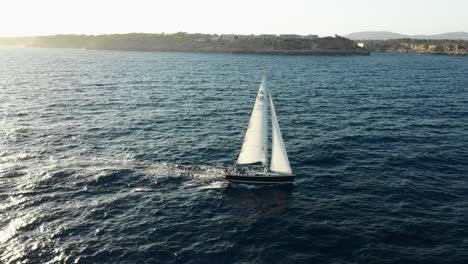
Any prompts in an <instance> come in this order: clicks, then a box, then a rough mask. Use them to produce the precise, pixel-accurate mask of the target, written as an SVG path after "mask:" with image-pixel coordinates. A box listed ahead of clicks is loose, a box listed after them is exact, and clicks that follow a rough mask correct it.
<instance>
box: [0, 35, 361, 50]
mask: <svg viewBox="0 0 468 264" xmlns="http://www.w3.org/2000/svg"><path fill="white" fill-rule="evenodd" d="M0 45H9V46H24V47H42V48H77V49H89V50H126V51H159V52H166V51H169V52H201V53H230V54H281V55H369V54H370V51H369V50H368V49H365V48H362V47H359V46H358V45H357V43H356V42H354V41H352V40H349V39H346V38H343V37H340V36H335V37H325V38H319V37H317V36H315V35H308V36H300V35H279V36H277V35H217V34H215V35H210V34H187V33H176V34H143V33H131V34H113V35H96V36H92V35H54V36H38V37H16V38H14V37H10V38H0Z"/></svg>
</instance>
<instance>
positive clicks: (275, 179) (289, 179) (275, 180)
mask: <svg viewBox="0 0 468 264" xmlns="http://www.w3.org/2000/svg"><path fill="white" fill-rule="evenodd" d="M226 179H227V180H228V181H229V182H232V183H239V184H253V185H271V184H284V183H290V184H292V183H294V176H280V175H278V176H276V175H275V176H263V175H255V176H252V175H235V174H228V175H226Z"/></svg>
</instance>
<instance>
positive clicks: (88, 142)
mask: <svg viewBox="0 0 468 264" xmlns="http://www.w3.org/2000/svg"><path fill="white" fill-rule="evenodd" d="M264 73H266V74H267V78H268V80H267V84H268V87H269V89H271V91H272V94H273V96H274V98H275V105H276V111H277V115H278V118H279V123H280V126H281V129H282V132H283V137H284V141H285V144H286V149H287V151H288V154H289V159H290V161H291V165H292V168H293V171H294V173H295V174H296V176H297V181H296V184H295V185H294V186H292V187H288V186H279V187H264V188H256V189H252V188H246V187H242V186H237V187H235V186H234V187H233V186H229V185H228V184H227V183H226V182H225V181H224V180H223V177H222V174H221V172H222V170H223V167H224V166H228V165H232V164H233V163H234V161H235V160H236V157H237V154H238V152H239V150H240V146H241V142H242V137H243V135H244V132H245V129H246V127H247V124H248V120H249V116H250V111H251V109H252V106H253V103H254V100H255V95H256V92H257V89H258V85H259V83H260V78H261V76H262V74H264ZM0 263H468V57H467V56H431V55H412V54H385V53H381V54H379V53H375V54H372V55H371V56H274V55H262V56H258V55H226V54H195V53H148V52H120V51H93V50H72V49H69V50H68V49H35V48H12V47H1V48H0Z"/></svg>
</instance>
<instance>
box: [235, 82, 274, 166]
mask: <svg viewBox="0 0 468 264" xmlns="http://www.w3.org/2000/svg"><path fill="white" fill-rule="evenodd" d="M265 82H266V80H265V77H263V78H262V82H261V83H260V87H259V89H258V93H257V98H256V99H255V104H254V107H253V110H252V116H251V117H250V122H249V127H248V128H247V132H246V133H245V137H244V142H243V143H242V149H241V152H240V154H239V158H238V159H237V164H239V165H246V164H253V163H258V162H261V163H262V164H263V166H265V167H267V166H268V127H267V101H266V96H267V94H268V93H267V88H266V83H265Z"/></svg>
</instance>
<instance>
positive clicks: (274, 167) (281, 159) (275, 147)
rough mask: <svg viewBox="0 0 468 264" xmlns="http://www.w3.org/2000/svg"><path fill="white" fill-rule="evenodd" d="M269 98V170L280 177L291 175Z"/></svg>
mask: <svg viewBox="0 0 468 264" xmlns="http://www.w3.org/2000/svg"><path fill="white" fill-rule="evenodd" d="M269 97H270V108H271V130H272V132H271V133H272V134H271V138H272V145H271V165H270V170H271V171H273V172H277V173H279V174H281V175H293V174H292V170H291V165H289V159H288V154H287V153H286V148H285V147H284V142H283V136H282V135H281V131H280V128H279V124H278V119H277V118H276V112H275V105H274V104H273V99H272V97H271V94H269Z"/></svg>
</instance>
